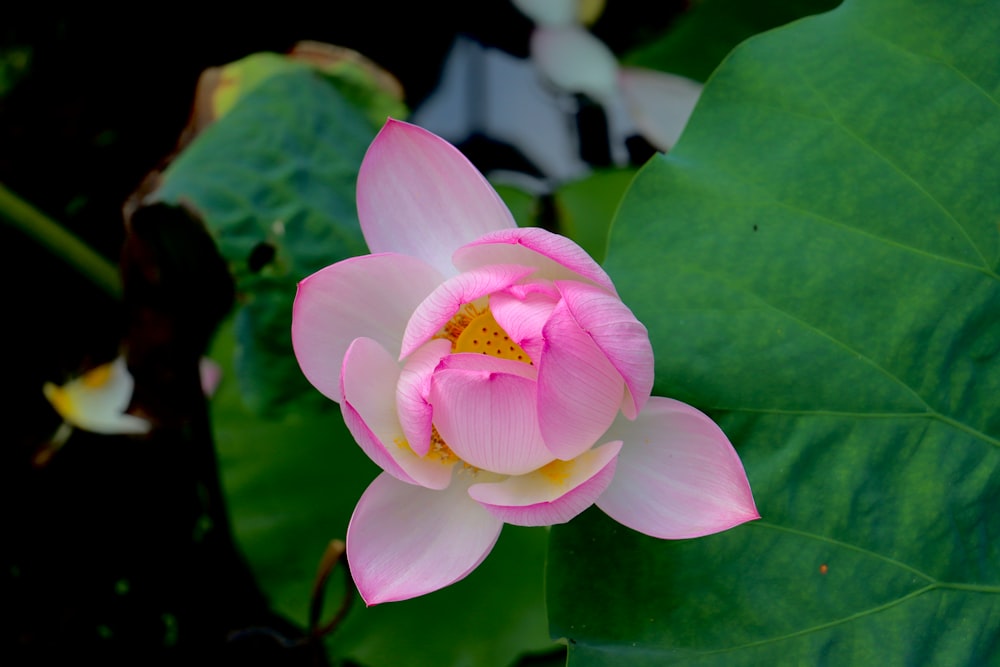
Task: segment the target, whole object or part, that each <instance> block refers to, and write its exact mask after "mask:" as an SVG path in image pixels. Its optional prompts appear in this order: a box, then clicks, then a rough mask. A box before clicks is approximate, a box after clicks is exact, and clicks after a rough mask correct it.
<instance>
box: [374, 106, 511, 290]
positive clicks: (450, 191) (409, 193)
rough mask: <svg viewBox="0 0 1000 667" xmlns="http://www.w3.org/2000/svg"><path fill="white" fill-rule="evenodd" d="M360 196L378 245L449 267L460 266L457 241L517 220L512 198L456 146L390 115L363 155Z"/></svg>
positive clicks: (444, 269)
mask: <svg viewBox="0 0 1000 667" xmlns="http://www.w3.org/2000/svg"><path fill="white" fill-rule="evenodd" d="M357 197H358V217H359V219H360V220H361V229H362V231H363V232H364V235H365V241H367V242H368V248H369V249H370V250H371V251H372V252H398V253H402V254H404V255H411V256H413V257H419V258H420V259H423V260H424V261H426V262H428V263H430V264H431V265H432V266H434V267H437V268H438V270H440V271H442V272H443V273H446V274H451V273H454V270H453V269H452V265H451V254H452V253H453V252H454V251H455V249H456V248H458V247H459V246H461V245H462V244H464V243H468V242H469V241H472V240H474V239H476V238H478V237H480V236H482V235H483V234H485V233H486V232H490V231H494V230H497V229H504V228H507V227H514V226H515V223H514V219H513V217H511V214H510V211H509V210H508V209H507V205H506V204H504V203H503V200H501V199H500V197H499V196H498V195H497V193H496V192H495V191H494V190H493V187H492V186H491V185H490V184H489V183H488V182H487V181H486V179H485V178H483V176H482V174H480V173H479V171H478V170H477V169H476V168H475V167H474V166H473V165H472V163H471V162H469V160H468V159H466V157H465V156H464V155H462V153H461V152H459V150H458V149H457V148H455V147H454V146H452V145H451V144H449V143H448V142H447V141H445V140H444V139H441V138H440V137H438V136H436V135H434V134H432V133H431V132H428V131H427V130H425V129H423V128H420V127H417V126H416V125H411V124H409V123H404V122H402V121H398V120H393V119H391V118H390V119H389V120H387V121H386V123H385V125H384V126H383V127H382V130H381V131H380V132H379V133H378V136H376V137H375V139H374V141H372V144H371V146H369V148H368V152H367V153H366V154H365V158H364V161H363V162H362V163H361V170H360V172H359V173H358V187H357Z"/></svg>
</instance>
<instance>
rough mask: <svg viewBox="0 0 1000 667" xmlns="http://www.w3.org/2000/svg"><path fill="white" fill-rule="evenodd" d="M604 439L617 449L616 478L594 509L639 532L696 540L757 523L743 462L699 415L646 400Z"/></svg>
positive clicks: (674, 404)
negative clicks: (636, 413)
mask: <svg viewBox="0 0 1000 667" xmlns="http://www.w3.org/2000/svg"><path fill="white" fill-rule="evenodd" d="M607 437H609V438H620V439H621V440H622V441H623V442H624V443H625V444H624V446H623V447H622V451H621V454H620V455H619V456H618V471H617V473H616V474H615V478H614V481H612V483H611V486H609V487H608V490H607V491H605V492H604V495H602V496H601V497H600V498H599V499H598V500H597V506H598V507H600V508H601V509H602V510H604V511H605V512H606V513H607V514H608V515H609V516H610V517H611V518H613V519H615V520H616V521H618V522H619V523H622V524H624V525H626V526H628V527H629V528H633V529H635V530H637V531H639V532H641V533H645V534H647V535H652V536H653V537H660V538H666V539H681V538H689V537H700V536H702V535H708V534H710V533H717V532H719V531H722V530H726V529H728V528H732V527H733V526H736V525H738V524H741V523H743V522H745V521H750V520H753V519H758V518H760V514H758V513H757V508H756V506H755V505H754V501H753V495H752V493H751V491H750V483H749V482H748V481H747V477H746V473H745V472H744V470H743V463H742V462H741V461H740V457H739V456H738V455H737V454H736V451H735V450H734V449H733V446H732V445H731V444H730V443H729V440H728V439H727V438H726V435H725V434H724V433H723V432H722V430H721V429H720V428H719V427H718V426H717V425H716V424H715V422H713V421H712V420H711V419H709V418H708V417H707V416H705V415H704V414H703V413H701V412H699V411H698V410H696V409H694V408H692V407H691V406H689V405H686V404H684V403H681V402H680V401H675V400H672V399H669V398H661V397H658V396H654V397H653V398H651V399H650V400H649V403H647V404H646V407H645V409H643V411H642V412H641V413H640V414H639V417H638V419H636V420H635V421H634V422H629V421H626V420H624V419H619V420H618V421H616V422H615V424H614V425H613V426H612V427H611V429H609V431H608V436H607Z"/></svg>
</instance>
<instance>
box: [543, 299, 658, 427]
mask: <svg viewBox="0 0 1000 667" xmlns="http://www.w3.org/2000/svg"><path fill="white" fill-rule="evenodd" d="M556 286H557V287H558V288H559V292H560V293H561V294H562V297H563V300H564V302H565V303H566V306H567V308H568V310H569V312H570V313H571V314H572V316H573V319H575V320H576V322H577V324H578V325H579V326H580V328H581V329H582V330H583V331H585V332H586V333H587V334H588V335H589V336H590V337H591V338H592V339H593V341H594V342H595V343H596V344H597V347H598V348H600V350H601V352H602V353H603V354H604V356H606V357H607V359H608V361H610V362H611V365H612V366H614V367H615V370H617V371H618V372H619V373H620V374H621V376H622V377H623V378H624V379H625V384H626V386H627V387H628V389H629V394H630V398H631V400H630V401H626V402H625V403H624V405H623V406H622V407H623V409H624V412H625V416H626V417H628V418H629V419H635V416H636V415H637V414H639V411H640V410H641V409H642V406H643V405H645V403H646V400H647V399H648V398H649V394H650V392H651V391H652V389H653V346H652V344H651V343H650V342H649V332H648V331H647V330H646V327H645V326H643V324H642V323H641V322H639V320H637V319H636V318H635V315H633V314H632V311H631V310H629V308H628V306H626V305H625V304H624V303H622V302H621V300H620V299H618V298H617V297H614V296H611V295H610V294H608V293H607V292H605V291H603V290H599V289H596V288H594V287H591V286H590V285H584V284H582V283H579V282H572V281H560V282H557V283H556Z"/></svg>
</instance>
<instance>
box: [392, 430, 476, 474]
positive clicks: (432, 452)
mask: <svg viewBox="0 0 1000 667" xmlns="http://www.w3.org/2000/svg"><path fill="white" fill-rule="evenodd" d="M395 443H396V446H397V447H399V448H400V449H408V450H410V451H411V452H413V448H412V447H410V443H409V442H407V441H406V439H405V438H396V439H395ZM414 454H416V452H414ZM421 458H423V459H425V460H428V461H437V462H438V463H441V464H442V465H452V464H455V463H458V462H459V461H461V460H462V459H460V458H458V456H457V455H456V454H455V452H453V451H451V448H450V447H449V446H448V443H446V442H445V441H444V438H442V437H441V434H440V433H438V430H437V428H436V427H434V426H431V447H430V449H429V450H427V454H426V455H425V456H423V457H421Z"/></svg>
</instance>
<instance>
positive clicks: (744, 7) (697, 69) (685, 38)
mask: <svg viewBox="0 0 1000 667" xmlns="http://www.w3.org/2000/svg"><path fill="white" fill-rule="evenodd" d="M839 4H840V0H758V1H757V2H745V1H744V0H699V1H698V2H694V3H692V7H691V9H690V10H688V11H687V12H685V13H684V14H682V15H681V16H680V17H679V18H678V19H677V24H676V25H675V26H673V27H672V28H671V30H670V31H668V32H667V33H666V34H665V35H663V37H661V38H660V39H658V40H656V41H655V42H652V43H650V44H644V45H642V46H641V47H640V48H637V49H635V50H634V51H633V52H631V53H629V54H627V55H626V56H624V57H623V58H622V63H623V64H626V65H636V66H640V67H649V68H651V69H658V70H663V71H664V72H673V73H674V74H680V75H682V76H686V77H689V78H691V79H695V80H697V81H706V80H707V79H708V77H709V76H710V75H711V74H712V72H713V71H715V68H716V67H718V65H719V63H720V62H722V60H723V58H725V57H726V55H727V54H728V53H729V52H730V51H731V50H732V49H733V47H735V46H736V45H737V44H739V43H740V42H742V41H743V40H745V39H747V38H748V37H751V36H753V35H756V34H757V33H760V32H763V31H765V30H770V29H771V28H776V27H777V26H780V25H784V24H786V23H788V22H790V21H794V20H796V19H799V18H802V17H803V16H808V15H810V14H818V13H820V12H825V11H827V10H830V9H833V8H834V7H836V6H837V5H839Z"/></svg>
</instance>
